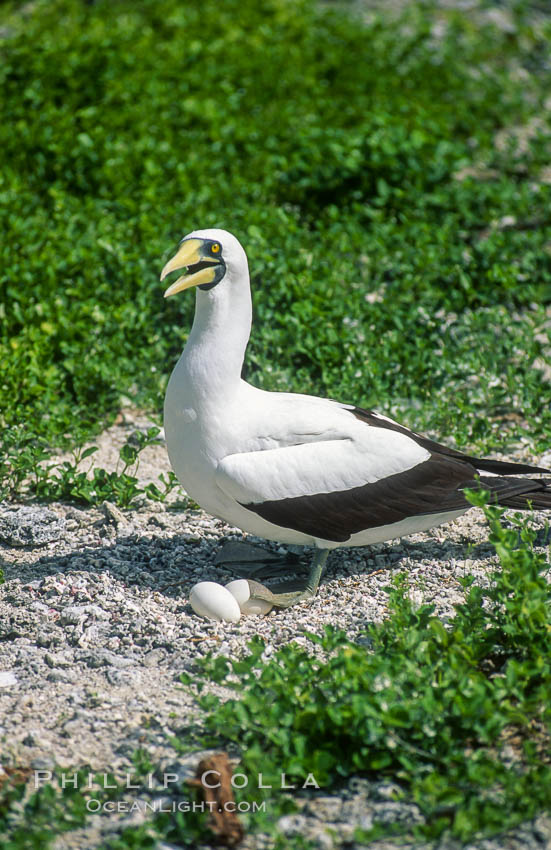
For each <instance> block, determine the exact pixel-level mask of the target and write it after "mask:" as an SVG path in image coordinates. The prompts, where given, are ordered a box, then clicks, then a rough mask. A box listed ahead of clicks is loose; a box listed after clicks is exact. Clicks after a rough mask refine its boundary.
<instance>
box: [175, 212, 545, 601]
mask: <svg viewBox="0 0 551 850" xmlns="http://www.w3.org/2000/svg"><path fill="white" fill-rule="evenodd" d="M184 267H185V268H187V269H188V274H187V275H183V276H182V277H180V278H179V280H178V281H176V283H174V284H172V286H171V287H169V289H168V290H167V293H166V294H168V295H170V294H173V293H175V292H178V291H180V290H182V289H187V288H189V287H191V286H195V287H196V308H195V319H194V322H193V327H192V330H191V333H190V335H189V338H188V341H187V344H186V346H185V349H184V352H183V354H182V356H181V357H180V359H179V361H178V363H177V365H176V367H175V369H174V371H173V373H172V376H171V378H170V381H169V384H168V388H167V392H166V399H165V409H164V421H165V433H166V439H167V447H168V453H169V456H170V461H171V463H172V466H173V468H174V471H175V473H176V475H177V477H178V479H179V480H180V481H181V483H182V484H183V486H184V487H185V489H186V491H187V492H188V493H189V495H190V496H191V497H192V498H193V499H194V500H195V501H196V502H198V504H199V505H201V507H202V508H204V510H206V511H207V512H208V513H210V514H212V515H214V516H217V517H220V518H221V519H224V520H225V521H226V522H228V523H230V524H232V525H235V526H238V527H239V528H241V529H243V530H244V531H247V532H250V533H253V534H255V535H258V536H261V537H265V538H268V539H272V540H278V541H280V542H283V543H293V544H304V545H311V546H316V547H317V548H318V549H319V550H321V551H322V552H323V553H324V554H323V555H321V556H320V557H318V558H317V559H315V562H314V568H313V570H312V574H311V576H310V581H309V586H308V588H307V591H306V592H305V593H303V594H298V595H293V596H291V595H289V594H287V595H284V597H282V599H281V600H280V604H282V605H286V604H290V603H291V602H294V601H297V600H298V599H302V598H305V597H306V596H308V595H312V593H314V592H315V590H316V589H317V581H319V574H321V567H322V566H323V562H324V560H325V557H326V553H327V551H328V550H330V549H333V548H335V547H338V546H361V545H366V544H370V543H376V542H381V541H384V540H388V539H391V538H395V537H400V536H402V535H405V534H409V533H411V532H415V531H424V530H427V529H429V528H431V527H433V526H435V525H439V524H440V523H443V522H446V521H448V520H450V519H454V518H455V517H458V516H460V515H461V514H462V513H464V512H465V511H466V510H468V509H469V504H468V503H467V502H465V500H464V498H463V496H462V494H461V492H460V485H462V484H463V482H465V484H464V486H467V485H468V483H469V482H470V483H471V484H472V483H473V475H474V473H475V472H476V471H477V470H478V469H480V470H481V471H482V472H483V474H484V471H486V473H489V474H490V475H491V474H492V472H493V473H494V474H495V472H496V471H497V473H498V476H497V477H496V478H495V481H496V482H507V481H508V479H507V478H505V477H504V476H506V475H509V474H511V472H513V469H514V472H517V473H520V474H524V473H525V472H527V471H543V470H538V469H536V468H535V467H528V466H522V465H518V466H515V465H513V464H500V463H499V462H497V461H484V460H480V462H479V463H480V464H481V466H478V465H477V463H478V462H477V461H475V460H474V459H473V458H470V457H468V456H465V455H461V454H460V453H459V452H455V451H454V450H450V449H447V448H446V447H444V446H440V445H439V444H436V443H432V442H431V441H430V440H427V439H426V438H423V437H421V436H420V435H417V434H415V433H414V432H411V431H409V430H408V429H406V428H404V427H402V426H400V425H398V424H397V423H395V422H393V421H392V420H390V419H388V418H387V417H383V416H380V415H378V414H375V413H372V412H370V411H362V410H360V409H358V408H355V407H354V406H352V405H348V404H340V403H338V402H335V401H331V400H328V399H323V398H317V397H313V396H307V395H299V394H293V393H273V392H265V391H263V390H259V389H257V388H255V387H253V386H251V385H250V384H248V383H247V382H245V381H244V380H242V378H241V370H242V366H243V360H244V356H245V350H246V347H247V343H248V340H249V335H250V331H251V318H252V308H251V293H250V283H249V271H248V263H247V257H246V254H245V251H244V250H243V248H242V246H241V245H240V243H239V242H238V240H237V239H236V238H235V237H234V236H233V235H232V234H230V233H228V232H226V231H224V230H218V229H210V230H198V231H194V232H193V233H190V234H189V235H188V236H186V237H185V238H184V239H183V240H182V242H181V247H180V249H179V251H178V253H177V254H176V255H175V257H174V258H173V259H172V260H170V261H169V263H167V264H166V266H165V268H164V269H163V273H162V276H161V279H164V277H166V276H167V275H168V274H170V273H171V272H172V271H175V270H177V269H182V268H184ZM484 465H485V466H484ZM505 467H507V469H505ZM509 467H510V468H511V469H510V470H509ZM500 471H501V472H502V475H501V476H500V475H499V472H500ZM492 480H494V479H492ZM513 482H515V483H514V484H513ZM519 483H520V484H524V485H526V487H525V490H526V492H527V493H531V494H532V498H534V492H533V491H535V492H536V494H537V498H538V499H540V501H541V500H543V504H542V507H548V506H550V507H551V494H550V491H549V488H548V487H546V485H545V484H543V482H541V481H536V482H534V481H526V480H525V479H512V481H511V480H509V486H506V485H505V484H503V483H496V484H495V488H496V492H497V490H499V491H500V492H499V496H500V501H501V503H502V504H507V501H506V498H507V497H509V496H511V495H512V498H513V499H515V498H516V499H517V501H518V500H519V499H520V501H521V502H522V497H523V496H525V492H524V491H523V488H522V487H519ZM511 485H512V493H511V492H510V491H511ZM534 485H535V487H534ZM485 486H487V484H486V482H485ZM540 491H541V492H540ZM502 497H503V498H502ZM503 499H505V501H503ZM525 500H526V499H525ZM548 500H549V504H548ZM513 506H515V507H523V506H526V505H525V504H524V505H523V504H514V505H513ZM385 520H388V521H385ZM316 579H317V580H316ZM314 585H315V586H314ZM267 593H268V594H269V591H267ZM269 596H270V597H272V596H273V595H272V594H269Z"/></svg>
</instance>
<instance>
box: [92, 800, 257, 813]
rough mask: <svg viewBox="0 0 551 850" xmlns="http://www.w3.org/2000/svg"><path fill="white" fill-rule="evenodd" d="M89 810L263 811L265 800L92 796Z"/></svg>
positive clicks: (107, 811)
mask: <svg viewBox="0 0 551 850" xmlns="http://www.w3.org/2000/svg"><path fill="white" fill-rule="evenodd" d="M86 808H87V810H88V811H89V812H94V813H96V812H106V813H114V812H116V813H117V814H128V813H129V812H130V813H131V812H155V813H159V812H221V811H224V812H265V811H266V801H264V802H262V803H257V802H255V801H253V802H252V803H249V802H247V801H246V800H241V801H240V802H239V803H235V802H234V801H233V800H229V801H228V802H226V803H218V802H216V801H214V800H203V801H200V802H196V801H193V800H133V801H132V802H129V801H127V800H105V801H102V800H98V799H96V798H95V797H92V798H91V799H90V800H87V801H86Z"/></svg>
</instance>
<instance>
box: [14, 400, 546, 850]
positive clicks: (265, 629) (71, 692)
mask: <svg viewBox="0 0 551 850" xmlns="http://www.w3.org/2000/svg"><path fill="white" fill-rule="evenodd" d="M121 418H122V422H120V424H118V425H116V426H113V427H112V428H111V429H109V431H107V432H105V433H104V435H102V438H101V439H100V440H99V445H100V451H99V454H98V455H96V456H95V460H96V463H98V464H102V465H103V466H105V467H106V468H108V469H109V467H110V465H112V464H113V460H114V457H115V456H116V454H117V451H116V450H117V448H118V447H119V446H120V445H122V443H123V442H124V440H125V438H126V437H127V436H128V433H129V431H130V430H134V429H136V428H142V429H144V428H146V427H147V425H148V424H150V423H148V422H147V419H146V418H145V417H144V416H143V415H142V414H139V413H136V412H133V411H127V412H126V415H125V417H121ZM517 459H518V460H521V459H531V460H539V462H540V463H547V464H549V462H550V460H551V458H549V457H545V456H544V457H542V458H539V459H535V458H533V457H530V455H528V453H527V452H526V451H522V450H520V449H519V450H518V452H517ZM163 469H168V459H167V456H166V450H165V448H164V445H163V444H162V442H159V443H158V444H157V445H155V446H151V447H149V448H147V449H146V450H144V453H143V455H142V461H141V464H140V466H139V468H138V477H139V478H140V483H143V484H145V483H147V481H149V480H151V479H154V478H155V476H156V475H158V473H159V472H160V471H162V470H163ZM178 498H179V497H178V494H172V495H171V497H170V498H169V501H168V503H167V504H166V505H162V504H159V505H155V504H153V505H152V504H151V503H147V504H144V505H142V506H141V507H139V508H138V509H135V510H130V511H120V510H119V509H117V508H115V507H114V506H113V505H110V504H109V503H106V504H104V505H103V506H102V508H101V509H100V508H91V509H88V510H82V509H77V508H75V507H71V506H67V505H63V504H51V505H49V506H47V507H46V506H41V505H32V506H29V505H20V504H13V503H12V504H7V503H4V504H3V505H2V506H1V508H0V544H1V547H2V548H1V557H2V566H3V569H4V572H5V578H6V581H5V584H4V585H2V586H1V587H0V630H1V635H0V669H1V670H2V673H1V674H0V706H1V708H0V716H1V718H2V720H1V724H2V726H1V735H2V738H1V741H2V750H3V753H4V757H5V759H6V762H7V763H13V764H20V765H29V766H30V767H31V768H33V769H34V770H42V771H45V772H47V771H48V770H51V769H53V768H54V766H56V765H57V766H59V767H61V768H62V769H65V770H67V771H72V770H73V769H74V768H79V767H84V766H86V767H89V768H90V769H91V770H95V771H103V772H104V771H113V772H115V773H117V774H118V775H125V773H126V772H128V771H129V770H131V769H132V755H133V753H134V752H135V751H136V750H142V751H144V752H145V753H146V754H147V756H148V757H149V759H150V761H151V763H152V764H154V765H155V766H156V770H157V773H158V774H159V773H163V772H167V771H168V772H169V773H171V772H176V773H178V775H179V776H186V775H189V776H191V775H192V774H193V771H194V769H195V767H196V764H197V762H198V760H199V757H200V754H197V753H195V754H192V755H191V756H190V757H188V758H183V757H182V756H178V755H177V754H176V753H175V752H174V749H173V747H172V746H171V743H170V737H171V735H174V734H178V733H180V732H186V731H187V730H189V729H191V728H193V727H194V726H196V725H197V724H199V725H200V722H201V719H200V713H199V712H198V709H197V706H196V705H195V704H194V700H193V697H192V696H191V694H190V693H189V690H186V689H183V688H181V687H179V686H178V677H179V674H180V673H182V672H184V671H186V670H188V669H190V668H191V667H192V665H193V663H194V661H195V660H196V659H197V657H198V656H199V655H203V654H205V653H207V652H209V651H211V650H215V651H216V652H217V653H220V654H222V655H227V656H231V657H236V656H238V655H240V654H242V653H243V652H244V650H245V648H246V644H247V641H248V640H250V638H251V637H252V636H254V635H261V636H263V637H264V639H265V640H266V643H267V649H266V653H267V654H268V655H269V654H270V653H271V652H273V651H274V650H275V649H276V648H277V647H278V646H280V645H283V644H286V643H288V642H289V641H291V640H293V641H296V642H298V643H299V644H300V643H303V644H304V643H305V639H304V632H305V631H307V630H308V631H312V632H316V633H320V632H321V631H322V629H323V627H324V626H325V625H326V624H333V625H335V626H338V627H340V628H343V629H345V630H346V633H347V635H348V636H349V637H352V638H358V636H359V634H360V632H361V631H362V629H363V628H364V627H365V625H366V624H367V623H369V622H372V621H377V620H380V619H382V618H383V617H384V616H385V612H386V601H387V592H386V590H385V588H387V586H388V584H389V580H390V578H391V576H392V575H393V574H394V573H395V572H400V571H404V570H405V571H407V574H408V578H409V582H410V585H411V588H412V590H411V593H412V595H413V598H414V599H415V600H416V601H418V602H421V601H430V602H432V603H434V604H435V606H436V612H437V613H438V615H439V616H440V617H442V618H443V619H444V621H446V619H447V618H449V617H450V616H452V615H453V606H454V604H455V603H457V602H459V601H460V600H461V599H462V596H463V590H462V587H461V585H460V584H459V582H458V577H461V576H464V575H465V574H466V573H467V572H471V573H472V574H474V575H475V576H476V577H477V580H478V581H480V582H484V581H485V576H486V575H487V572H488V570H489V569H490V567H491V566H492V564H493V562H494V558H493V556H492V552H493V550H492V547H491V546H490V545H489V544H488V539H487V538H488V530H487V527H486V523H485V520H484V517H483V515H482V513H481V512H480V511H479V510H478V509H473V510H471V511H470V512H469V513H468V514H467V515H465V516H464V517H462V518H460V519H459V520H457V521H455V522H454V523H451V524H449V525H447V526H444V527H440V528H437V529H435V530H433V531H432V532H428V533H424V534H416V535H412V536H410V537H408V538H406V539H403V540H400V541H390V542H388V543H386V544H381V545H378V546H374V547H370V548H366V549H343V550H341V551H338V552H335V553H333V555H332V558H331V561H330V566H329V569H328V571H327V575H326V578H325V581H324V582H323V584H322V587H321V588H320V591H319V594H318V596H317V597H316V599H315V600H314V601H313V602H312V603H311V604H309V605H301V606H298V607H296V608H291V609H289V610H287V611H279V612H272V613H271V614H269V615H268V616H267V617H247V618H243V619H241V621H240V622H239V623H237V624H227V623H213V622H207V621H205V620H202V619H200V618H198V617H197V616H196V615H195V614H194V613H193V611H192V610H191V608H190V606H189V604H188V603H187V594H188V591H189V589H190V587H191V586H192V585H193V584H194V583H195V582H196V581H198V580H203V579H208V580H213V581H220V582H222V583H224V582H226V581H227V580H229V579H230V578H231V577H232V574H231V572H229V571H227V570H226V569H225V568H223V567H220V566H216V565H215V560H216V556H217V554H218V553H219V551H220V547H221V546H222V545H223V543H224V542H225V541H228V540H241V539H242V538H243V535H241V533H240V532H239V531H238V530H236V529H233V528H231V527H229V526H227V525H225V524H224V523H223V522H221V521H219V520H216V519H213V518H211V517H209V516H208V515H206V514H204V513H203V512H201V511H198V510H191V511H189V510H187V511H186V510H185V509H184V503H183V502H182V501H178ZM541 519H542V527H543V521H544V518H543V516H542V517H541ZM254 542H255V543H259V542H260V541H254ZM272 548H273V549H274V550H276V551H277V546H275V545H273V546H272ZM360 639H361V637H360ZM211 687H212V689H213V691H214V692H215V693H217V694H218V695H219V696H220V697H221V698H223V697H224V689H223V688H221V687H220V686H216V685H214V686H211ZM42 775H44V776H45V775H46V773H44V774H42ZM161 792H162V789H157V793H158V794H160V793H161ZM296 799H298V800H299V805H300V806H301V811H300V812H299V813H298V814H295V815H289V816H285V817H284V818H282V819H281V820H280V827H281V828H282V829H283V831H284V832H285V833H286V834H287V835H288V837H289V840H290V839H291V837H292V836H294V835H297V834H300V835H306V836H310V837H311V838H312V839H313V840H314V841H315V844H316V846H319V847H332V846H339V845H340V844H341V843H342V842H347V841H348V842H350V841H351V840H352V836H353V831H354V827H355V826H363V827H364V828H366V827H369V826H370V824H371V823H372V822H373V819H374V817H376V819H377V820H378V821H380V822H383V823H385V822H387V823H397V822H400V821H402V822H408V823H412V824H413V823H415V822H416V821H419V820H420V818H421V815H420V813H419V810H418V809H417V807H416V806H413V805H411V804H408V803H406V802H396V801H394V800H393V799H392V786H391V785H388V783H387V784H385V783H381V782H379V783H370V782H368V781H367V780H358V779H352V780H351V781H350V782H349V783H348V786H347V787H346V788H345V789H344V790H342V791H341V792H339V793H338V794H331V793H330V792H329V793H328V791H327V790H323V789H321V790H320V791H317V792H300V793H299V796H298V798H296ZM141 816H142V815H140V814H139V813H138V814H137V815H136V813H133V814H126V815H125V814H122V815H121V814H119V815H118V816H113V817H111V818H106V817H105V816H99V815H95V816H93V817H92V821H91V824H90V826H89V827H87V828H86V830H84V831H77V832H75V833H74V834H73V833H68V834H67V835H65V836H64V837H62V838H59V839H58V840H57V843H56V847H59V848H71V849H72V848H77V847H78V848H85V847H90V848H92V847H100V846H101V844H102V841H104V840H106V837H109V836H112V835H113V834H116V832H117V830H121V829H122V828H123V827H125V826H128V825H129V824H135V823H136V822H137V819H138V820H139V818H140V817H141ZM328 828H332V830H333V833H332V834H330V833H329V832H327V830H328ZM331 835H332V837H331ZM264 844H265V845H266V846H270V842H269V840H268V838H266V839H265V841H264V842H263V839H262V835H260V836H255V837H254V838H253V837H250V838H247V839H246V843H245V845H244V846H245V847H247V846H248V847H251V848H252V847H262V846H264ZM348 846H350V845H348ZM370 846H373V847H381V848H382V847H384V846H387V845H385V843H384V842H381V843H380V844H377V843H374V844H372V845H370ZM471 846H473V847H474V846H475V845H474V844H473V845H471ZM476 846H477V847H480V848H481V850H482V848H487V850H498V848H501V847H511V848H517V847H518V848H520V847H522V848H532V847H533V848H542V847H547V846H551V819H549V818H547V816H545V815H542V816H540V817H539V818H538V819H537V820H536V821H534V822H533V823H531V824H528V825H525V826H524V827H522V828H517V829H516V830H513V831H512V832H510V833H508V835H507V836H502V837H500V838H499V839H493V840H487V841H485V842H482V843H479V844H477V845H476Z"/></svg>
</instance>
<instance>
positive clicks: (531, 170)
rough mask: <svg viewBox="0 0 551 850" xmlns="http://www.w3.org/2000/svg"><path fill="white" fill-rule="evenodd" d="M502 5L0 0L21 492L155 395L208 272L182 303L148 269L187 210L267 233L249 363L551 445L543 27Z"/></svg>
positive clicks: (17, 484) (10, 370)
mask: <svg viewBox="0 0 551 850" xmlns="http://www.w3.org/2000/svg"><path fill="white" fill-rule="evenodd" d="M511 14H512V19H513V24H514V26H513V29H512V31H502V30H500V29H499V28H497V27H496V26H494V25H492V24H489V23H486V24H483V25H480V26H479V25H474V24H473V22H472V19H471V17H470V16H469V14H461V13H460V12H456V11H453V10H448V11H440V12H438V23H437V25H436V27H435V21H436V18H437V13H436V12H435V11H434V10H433V11H431V9H430V8H427V7H423V6H419V7H417V6H416V5H415V4H411V5H408V6H407V7H406V10H405V12H404V14H403V16H401V17H399V18H398V19H396V20H392V21H385V20H384V19H383V18H382V17H380V16H377V15H373V16H371V17H369V18H368V19H365V20H362V21H358V20H355V19H354V13H353V11H352V9H351V10H350V11H349V10H348V8H347V7H343V6H342V5H340V6H338V7H335V8H332V7H330V6H328V5H327V4H325V5H323V7H322V6H318V5H314V4H312V3H310V2H306V1H305V0H299V2H296V1H295V0H292V2H291V0H268V2H266V3H262V4H259V3H256V2H254V0H227V2H225V3H223V4H219V3H214V2H211V0H206V2H205V3H203V4H201V5H199V6H198V5H197V4H193V3H187V2H182V3H176V2H174V0H143V2H141V3H139V4H136V3H131V2H129V0H117V2H115V3H113V2H107V0H99V2H95V3H84V2H80V0H52V2H44V0H38V2H36V3H33V4H32V6H31V7H25V8H24V9H22V10H19V9H17V7H15V9H14V7H13V6H11V5H7V6H5V7H3V12H2V13H1V16H3V20H4V23H5V26H4V29H3V31H2V41H1V44H0V50H1V53H2V62H1V63H0V86H1V89H2V98H1V99H0V151H1V153H0V158H1V161H2V168H1V169H0V222H1V227H2V232H3V239H2V243H1V246H0V252H1V260H2V262H1V264H0V291H1V303H0V321H1V329H0V358H1V359H2V364H3V367H2V379H1V381H0V410H1V411H2V412H1V425H2V441H3V444H4V456H5V460H4V473H5V474H6V475H7V477H8V478H10V488H9V492H8V495H11V496H15V495H17V494H18V493H19V494H21V492H22V489H21V488H22V487H23V481H24V480H25V479H26V476H27V474H28V473H29V472H30V471H31V470H33V469H34V468H35V467H36V464H37V463H38V462H39V460H40V459H43V456H44V453H45V452H50V451H51V449H52V447H58V446H61V447H64V448H67V447H74V446H77V447H80V446H82V445H83V444H84V443H85V441H86V440H87V439H89V438H90V437H91V436H93V434H94V433H96V432H97V431H98V430H99V429H100V428H101V427H103V425H104V424H105V423H106V422H108V421H110V420H112V418H113V417H114V415H115V413H116V411H117V410H118V409H119V408H120V406H121V397H122V396H124V398H125V400H126V402H128V400H129V399H130V400H131V401H135V402H136V403H139V404H140V405H142V406H145V407H147V408H149V409H150V410H151V411H157V412H159V411H160V408H161V402H162V396H163V393H164V389H165V386H166V381H167V377H168V374H169V372H170V369H171V367H172V365H173V364H174V362H175V360H176V358H177V356H178V353H179V351H180V349H181V347H182V345H183V343H184V342H185V339H186V335H187V332H188V329H189V327H190V323H191V318H192V313H193V298H192V297H188V298H186V297H185V296H182V297H181V298H176V299H171V300H170V301H168V302H165V301H164V300H163V298H162V287H161V286H160V285H159V283H158V273H159V270H160V268H161V267H162V265H163V262H164V261H165V259H166V258H167V256H169V254H170V252H171V250H172V248H173V246H174V245H175V243H176V241H177V240H178V239H179V238H180V237H181V236H182V235H183V234H184V233H186V232H189V230H191V229H194V228H196V227H208V226H222V227H226V228H227V229H229V230H231V231H232V232H234V233H236V235H237V236H238V237H239V238H240V239H241V240H242V242H243V244H244V246H245V247H246V249H247V251H248V253H249V258H250V265H251V270H252V282H253V287H254V304H255V325H254V329H253V338H252V341H251V346H250V349H249V354H248V358H247V362H246V377H247V378H248V379H249V380H251V381H253V382H255V383H256V384H257V385H259V386H262V387H264V388H267V389H275V390H277V389H289V388H292V389H294V390H299V391H306V392H313V393H319V394H323V395H329V396H331V397H337V398H340V399H342V400H343V401H354V402H356V403H359V404H364V405H366V406H377V407H378V408H379V409H381V410H383V411H386V412H390V413H392V414H394V415H398V416H400V417H402V418H403V419H404V420H405V421H406V422H407V423H408V424H410V425H411V426H413V427H416V428H426V429H427V428H428V429H432V430H435V431H438V433H440V434H441V435H442V436H444V437H447V438H448V439H450V440H455V441H456V442H457V443H458V444H466V443H469V444H470V445H471V446H477V447H479V448H483V449H486V448H488V447H491V448H494V449H495V448H498V447H504V446H506V445H507V443H508V442H510V441H511V440H513V441H515V440H518V438H519V434H520V433H521V432H522V430H523V429H524V428H527V429H528V430H529V431H530V433H531V435H532V440H533V446H534V449H535V450H536V451H537V450H538V449H541V448H542V447H543V446H546V445H548V441H549V434H550V432H551V424H550V422H551V413H550V410H551V405H550V402H551V389H550V384H549V381H544V380H543V378H542V372H541V371H540V369H541V368H545V364H546V363H547V364H548V363H549V314H548V310H549V306H548V305H549V303H550V301H551V254H550V251H549V244H550V234H551V226H550V225H551V221H550V219H549V209H550V201H551V198H550V193H551V186H550V184H549V182H548V178H547V177H546V176H545V172H544V168H545V167H546V166H547V165H548V156H547V147H546V146H547V145H548V142H549V116H550V105H549V101H548V98H547V95H548V91H549V66H548V63H546V61H545V56H546V54H547V49H548V45H549V29H550V28H549V24H546V23H545V22H543V23H542V21H541V20H538V23H537V26H536V25H534V24H533V23H532V22H531V17H530V6H529V4H528V5H523V4H522V3H520V4H518V3H517V4H515V5H514V10H513V11H512V12H511ZM435 33H436V34H435ZM519 128H520V129H519ZM14 458H16V460H15V461H14ZM56 474H57V476H58V477H59V476H60V475H61V477H63V475H64V474H65V473H64V472H63V471H61V472H60V471H58V472H57V473H55V472H54V471H53V470H52V472H51V475H52V476H54V475H56ZM104 484H105V486H106V488H107V489H109V486H110V484H109V483H108V482H107V483H106V482H104V481H100V482H99V486H100V487H102V486H103V485H104ZM59 486H60V485H56V484H55V483H54V484H53V485H52V488H51V489H50V491H48V489H47V488H43V491H42V494H41V495H42V497H43V498H46V497H49V493H50V495H53V494H54V493H55V492H56V490H58V489H59ZM65 489H66V491H67V490H69V491H70V490H71V489H74V488H73V487H68V488H65ZM77 489H78V487H77ZM115 489H116V487H115V483H113V487H112V491H113V492H112V498H113V500H115V499H116V498H117V494H116V493H115V492H114V491H115ZM69 495H70V494H69ZM69 495H67V496H64V497H69ZM71 498H72V497H71ZM124 498H126V496H125V497H124Z"/></svg>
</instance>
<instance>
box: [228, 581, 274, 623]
mask: <svg viewBox="0 0 551 850" xmlns="http://www.w3.org/2000/svg"><path fill="white" fill-rule="evenodd" d="M226 590H229V592H230V593H231V594H232V596H234V597H235V599H237V602H238V604H239V607H240V608H241V613H242V614H267V613H268V611H271V610H272V608H273V607H274V606H273V605H272V603H271V602H267V601H266V600H265V599H255V598H253V599H251V589H250V587H249V582H248V581H247V580H246V579H244V578H238V579H236V580H235V581H230V583H229V584H227V585H226Z"/></svg>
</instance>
